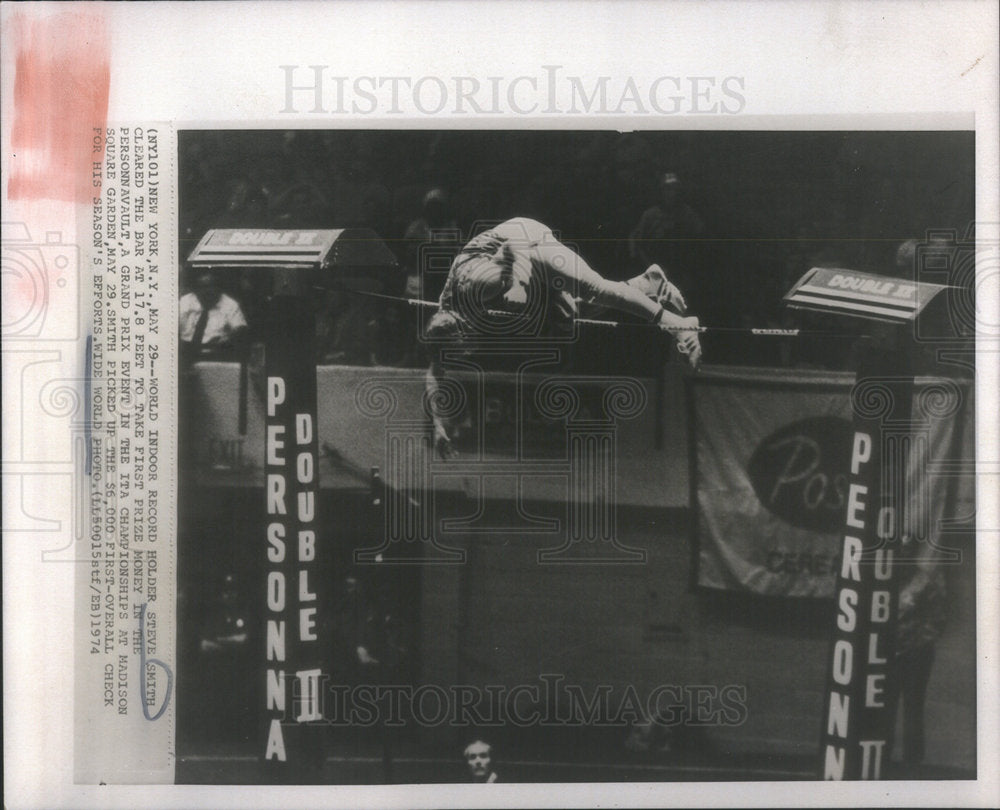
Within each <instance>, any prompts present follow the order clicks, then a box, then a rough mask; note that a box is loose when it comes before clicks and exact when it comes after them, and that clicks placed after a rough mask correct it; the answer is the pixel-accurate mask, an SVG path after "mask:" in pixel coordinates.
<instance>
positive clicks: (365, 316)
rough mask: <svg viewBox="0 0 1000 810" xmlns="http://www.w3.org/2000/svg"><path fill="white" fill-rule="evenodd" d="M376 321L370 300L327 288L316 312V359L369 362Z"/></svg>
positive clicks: (365, 364) (341, 362) (336, 361)
mask: <svg viewBox="0 0 1000 810" xmlns="http://www.w3.org/2000/svg"><path fill="white" fill-rule="evenodd" d="M376 328H377V323H376V321H375V318H374V314H373V312H372V304H371V302H370V301H369V300H367V299H364V298H362V297H360V296H356V295H350V294H348V293H345V292H343V291H342V290H337V289H332V290H327V292H326V298H325V299H324V300H323V301H322V306H321V307H320V308H319V311H318V312H317V314H316V356H317V362H319V363H323V364H337V365H349V366H370V365H371V364H372V361H373V358H372V352H373V347H374V338H375V334H374V333H375V330H376Z"/></svg>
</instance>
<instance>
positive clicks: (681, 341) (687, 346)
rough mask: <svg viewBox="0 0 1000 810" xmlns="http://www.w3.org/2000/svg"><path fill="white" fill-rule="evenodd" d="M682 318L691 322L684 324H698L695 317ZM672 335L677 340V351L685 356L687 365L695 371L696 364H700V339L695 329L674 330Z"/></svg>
mask: <svg viewBox="0 0 1000 810" xmlns="http://www.w3.org/2000/svg"><path fill="white" fill-rule="evenodd" d="M682 320H684V321H690V322H692V323H686V324H684V325H685V326H691V327H697V326H698V319H697V318H683V319H682ZM674 337H675V339H676V340H677V351H679V352H680V353H681V354H683V355H684V356H685V357H687V361H688V365H689V366H691V368H692V369H694V370H695V371H697V370H698V366H700V365H701V340H700V339H699V338H698V332H697V330H696V329H692V330H690V331H688V330H684V331H680V332H676V333H674Z"/></svg>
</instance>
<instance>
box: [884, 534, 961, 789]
mask: <svg viewBox="0 0 1000 810" xmlns="http://www.w3.org/2000/svg"><path fill="white" fill-rule="evenodd" d="M903 542H904V549H905V548H906V547H907V546H910V547H911V549H912V545H913V542H914V541H912V540H910V539H909V538H904V541H903ZM918 556H919V559H917V560H914V561H913V562H912V564H911V565H910V570H909V571H906V573H904V574H903V580H902V582H900V587H899V629H898V631H897V640H896V660H895V671H896V672H895V681H896V688H897V689H898V702H897V700H893V702H892V706H893V709H892V710H893V717H895V712H896V709H897V706H898V707H899V708H901V709H902V713H903V722H902V731H903V734H902V737H903V739H902V759H903V767H904V768H905V769H907V770H912V769H916V768H919V766H920V765H921V764H922V763H923V760H924V750H925V743H924V701H925V700H926V697H927V686H928V684H929V683H930V679H931V668H932V667H933V666H934V657H935V646H936V643H937V640H938V638H939V637H940V635H941V632H942V631H943V629H944V624H945V621H946V620H947V615H948V611H947V590H946V587H945V578H944V571H943V570H942V568H941V562H940V560H939V559H937V558H936V547H935V546H934V545H933V544H929V543H923V544H922V548H921V549H920V553H919V554H918ZM904 570H905V569H904ZM892 726H893V727H894V726H895V722H893V724H892Z"/></svg>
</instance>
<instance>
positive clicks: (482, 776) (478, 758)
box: [463, 739, 499, 785]
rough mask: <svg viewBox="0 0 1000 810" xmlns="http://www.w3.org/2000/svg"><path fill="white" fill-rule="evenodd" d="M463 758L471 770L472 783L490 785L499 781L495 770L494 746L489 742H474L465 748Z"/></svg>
mask: <svg viewBox="0 0 1000 810" xmlns="http://www.w3.org/2000/svg"><path fill="white" fill-rule="evenodd" d="M463 756H464V757H465V764H466V765H467V766H468V768H469V773H468V778H469V781H470V782H475V783H477V784H480V785H489V784H493V783H494V782H496V781H497V780H498V778H499V777H498V776H497V772H496V771H495V770H494V769H493V746H491V745H490V744H489V743H488V742H486V741H485V740H480V739H476V740H473V741H472V742H471V743H469V744H468V745H467V746H465V751H464V753H463Z"/></svg>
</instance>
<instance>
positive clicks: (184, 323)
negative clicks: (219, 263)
mask: <svg viewBox="0 0 1000 810" xmlns="http://www.w3.org/2000/svg"><path fill="white" fill-rule="evenodd" d="M179 310H180V322H179V325H178V326H179V330H178V331H179V334H180V339H181V352H182V354H186V355H187V356H188V357H189V358H190V359H191V360H196V359H198V358H199V357H202V356H204V355H206V354H212V353H214V352H216V351H218V350H219V349H224V348H233V347H235V346H237V345H238V344H239V342H240V340H241V339H242V337H243V336H244V334H245V333H246V329H247V321H246V318H245V317H244V316H243V310H242V309H240V305H239V304H238V303H236V301H235V300H234V299H233V298H230V297H229V296H228V295H226V294H225V293H224V292H222V290H221V289H220V287H219V284H218V281H217V280H216V278H215V276H214V274H213V273H211V272H210V271H203V272H199V273H198V275H197V276H196V277H195V279H194V285H193V289H192V291H191V292H189V293H187V294H186V295H184V296H182V297H181V300H180V302H179Z"/></svg>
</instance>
